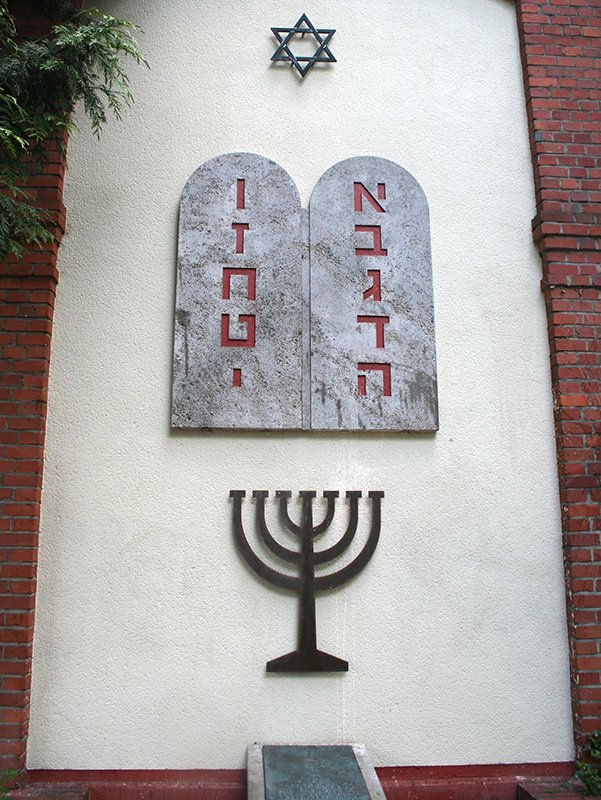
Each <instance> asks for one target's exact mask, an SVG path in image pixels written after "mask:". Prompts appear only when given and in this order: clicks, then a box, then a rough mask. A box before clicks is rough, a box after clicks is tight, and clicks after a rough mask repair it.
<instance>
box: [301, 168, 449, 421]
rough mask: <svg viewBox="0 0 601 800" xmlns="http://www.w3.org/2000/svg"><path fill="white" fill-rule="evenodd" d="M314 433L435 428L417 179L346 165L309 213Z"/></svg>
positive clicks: (426, 252)
mask: <svg viewBox="0 0 601 800" xmlns="http://www.w3.org/2000/svg"><path fill="white" fill-rule="evenodd" d="M309 224H310V241H311V256H310V261H311V428H312V429H313V430H372V429H373V430H389V431H399V430H401V431H403V430H406V431H435V430H437V429H438V398H437V387H436V351H435V338H434V307H433V296H432V256H431V247H430V221H429V213H428V203H427V201H426V196H425V194H424V192H423V190H422V188H421V186H420V185H419V183H418V182H417V181H416V180H415V178H414V177H413V176H412V175H410V173H409V172H407V171H406V170H404V169H403V168H402V167H400V166H399V165H398V164H395V163H394V162H392V161H388V160H386V159H383V158H377V157H373V156H365V157H358V158H349V159H346V160H345V161H341V162H339V163H338V164H335V165H334V166H333V167H331V169H329V170H328V171H327V172H326V173H325V174H324V175H323V176H322V177H321V178H320V180H319V182H318V183H317V186H316V187H315V189H314V191H313V194H312V196H311V203H310V207H309Z"/></svg>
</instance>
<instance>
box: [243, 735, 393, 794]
mask: <svg viewBox="0 0 601 800" xmlns="http://www.w3.org/2000/svg"><path fill="white" fill-rule="evenodd" d="M247 777H248V800H386V798H385V795H384V792H383V791H382V786H381V785H380V782H379V780H378V777H377V775H376V772H375V770H374V768H373V764H372V763H371V760H370V758H369V755H368V753H367V750H366V749H365V747H364V746H363V745H258V744H255V745H251V746H250V747H249V748H248V772H247Z"/></svg>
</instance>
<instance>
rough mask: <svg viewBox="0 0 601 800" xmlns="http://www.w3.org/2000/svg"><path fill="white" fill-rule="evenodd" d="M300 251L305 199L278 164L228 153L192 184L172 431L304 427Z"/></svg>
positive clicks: (182, 222) (182, 246)
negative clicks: (301, 200) (176, 429)
mask: <svg viewBox="0 0 601 800" xmlns="http://www.w3.org/2000/svg"><path fill="white" fill-rule="evenodd" d="M239 181H244V187H243V190H242V187H241V184H240V183H239ZM243 226H248V227H243ZM302 250H303V245H302V228H301V204H300V198H299V195H298V191H297V189H296V186H295V185H294V183H293V182H292V180H291V178H290V176H289V175H288V174H287V173H286V172H285V171H284V170H283V169H282V168H281V167H279V166H278V165H277V164H275V163H274V162H273V161H270V160H269V159H266V158H263V157H262V156H258V155H254V154H250V153H230V154H228V155H222V156H218V157H217V158H214V159H212V160H211V161H207V162H206V163H205V164H203V165H202V166H200V167H199V168H198V169H197V170H196V171H195V172H194V173H193V175H192V176H191V177H190V179H189V180H188V182H187V184H186V186H185V188H184V191H183V193H182V198H181V203H180V217H179V241H178V262H177V295H176V314H175V339H174V367H173V389H172V403H173V405H172V426H173V427H176V428H248V429H256V428H259V429H283V428H301V426H302V403H301V395H302V375H301V373H302V358H303V356H302V314H303V300H302V298H303V293H302ZM228 270H249V271H250V272H248V273H237V272H231V273H230V272H228ZM228 275H229V287H230V291H229V298H227V297H224V296H223V295H224V287H227V283H228ZM253 275H254V276H255V278H256V293H255V299H252V276H253ZM249 276H250V277H249ZM225 294H227V291H226V292H225ZM253 328H254V345H253ZM236 340H238V342H239V343H238V344H237V343H236ZM243 340H246V344H245V345H244V341H243ZM236 383H239V384H240V385H235V384H236Z"/></svg>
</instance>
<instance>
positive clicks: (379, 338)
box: [357, 316, 390, 347]
mask: <svg viewBox="0 0 601 800" xmlns="http://www.w3.org/2000/svg"><path fill="white" fill-rule="evenodd" d="M357 322H364V323H366V324H371V325H375V326H376V347H384V326H385V325H388V323H389V322H390V317H363V316H359V317H357Z"/></svg>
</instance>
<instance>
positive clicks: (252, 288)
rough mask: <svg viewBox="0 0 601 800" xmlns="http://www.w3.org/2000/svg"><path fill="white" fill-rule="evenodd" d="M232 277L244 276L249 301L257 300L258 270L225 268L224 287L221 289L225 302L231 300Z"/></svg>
mask: <svg viewBox="0 0 601 800" xmlns="http://www.w3.org/2000/svg"><path fill="white" fill-rule="evenodd" d="M232 275H243V276H244V277H245V278H246V296H247V298H248V299H249V300H256V299H257V271H256V269H251V268H249V269H246V268H243V267H241V268H239V269H238V268H234V267H224V268H223V286H222V289H221V298H222V299H223V300H229V299H230V283H231V280H232Z"/></svg>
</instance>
